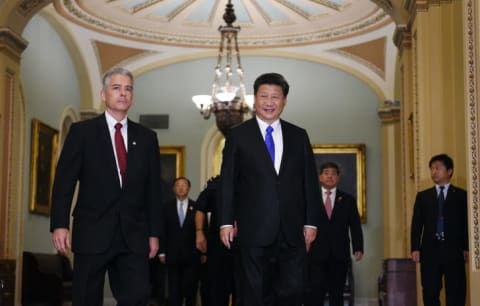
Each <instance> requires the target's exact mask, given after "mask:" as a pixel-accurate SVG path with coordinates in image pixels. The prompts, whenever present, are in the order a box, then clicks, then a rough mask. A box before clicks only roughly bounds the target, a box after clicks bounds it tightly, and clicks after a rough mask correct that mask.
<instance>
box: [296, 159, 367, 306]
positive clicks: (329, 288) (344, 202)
mask: <svg viewBox="0 0 480 306" xmlns="http://www.w3.org/2000/svg"><path fill="white" fill-rule="evenodd" d="M319 180H320V184H321V191H322V199H321V207H324V209H322V212H321V217H322V221H323V222H320V227H319V229H318V236H317V239H316V240H315V241H314V242H313V243H312V247H311V248H310V253H309V254H308V272H307V276H308V278H307V279H308V282H307V286H306V298H305V306H318V305H323V304H324V301H325V295H326V293H327V292H328V296H329V304H328V305H330V306H343V288H344V286H345V279H346V276H347V270H348V267H349V265H350V262H351V259H350V238H351V242H352V251H353V256H354V258H355V261H359V260H361V259H362V256H363V234H362V227H361V222H360V216H359V214H358V209H357V204H356V201H355V198H354V197H353V196H351V195H349V194H348V193H345V192H343V191H341V190H339V189H337V185H338V182H339V180H340V168H339V167H338V165H337V164H335V163H333V162H326V163H324V164H322V165H321V166H320V175H319ZM349 234H350V235H349Z"/></svg>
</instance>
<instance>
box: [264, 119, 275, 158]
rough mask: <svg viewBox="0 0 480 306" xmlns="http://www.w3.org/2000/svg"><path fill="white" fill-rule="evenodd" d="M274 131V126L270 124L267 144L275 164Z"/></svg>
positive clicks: (266, 139)
mask: <svg viewBox="0 0 480 306" xmlns="http://www.w3.org/2000/svg"><path fill="white" fill-rule="evenodd" d="M272 132H273V128H272V126H270V125H269V126H268V127H267V133H266V134H265V144H266V145H267V150H268V153H269V154H270V158H271V159H272V163H273V164H275V143H274V142H273V137H272Z"/></svg>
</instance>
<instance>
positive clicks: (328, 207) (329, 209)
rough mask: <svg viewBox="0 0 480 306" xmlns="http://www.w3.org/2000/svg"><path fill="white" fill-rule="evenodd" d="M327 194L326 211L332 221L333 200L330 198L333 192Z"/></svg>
mask: <svg viewBox="0 0 480 306" xmlns="http://www.w3.org/2000/svg"><path fill="white" fill-rule="evenodd" d="M326 194H327V196H326V197H325V210H326V211H327V216H328V219H330V218H331V217H332V199H331V198H330V195H331V194H332V192H331V191H330V190H328V191H327V192H326Z"/></svg>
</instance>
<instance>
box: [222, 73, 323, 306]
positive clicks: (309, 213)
mask: <svg viewBox="0 0 480 306" xmlns="http://www.w3.org/2000/svg"><path fill="white" fill-rule="evenodd" d="M288 90H289V85H288V83H287V81H286V80H285V79H284V77H283V76H282V75H280V74H277V73H267V74H263V75H261V76H259V77H258V78H257V79H256V80H255V83H254V94H255V112H256V116H255V118H252V119H250V120H247V121H246V122H244V123H242V124H240V125H238V126H236V127H233V128H232V129H230V131H229V132H228V135H227V137H226V141H225V148H224V150H223V162H222V169H221V180H220V181H221V185H220V186H221V187H220V193H221V205H220V210H219V215H220V224H221V229H220V237H221V240H222V242H223V244H225V246H227V248H230V246H231V243H232V241H233V239H234V228H233V225H234V222H236V224H237V226H238V236H237V238H236V239H238V243H239V261H240V264H241V268H240V270H241V273H240V274H241V275H240V288H241V292H240V293H239V295H240V296H241V304H242V305H245V306H246V305H248V306H257V305H258V306H260V305H262V306H263V305H288V306H296V305H300V304H301V300H302V289H303V282H304V272H305V271H304V270H305V266H304V265H305V257H306V252H307V251H308V249H309V248H310V244H311V243H312V241H313V240H314V239H315V236H316V233H317V226H318V223H319V219H320V206H319V202H320V200H319V198H320V194H319V188H318V181H317V175H316V169H315V162H314V158H313V152H312V147H311V144H310V141H309V139H308V135H307V133H306V131H305V130H304V129H302V128H299V127H297V126H295V125H293V124H291V123H288V122H286V121H284V120H281V119H280V115H281V113H282V111H283V108H284V106H285V104H286V100H287V95H288Z"/></svg>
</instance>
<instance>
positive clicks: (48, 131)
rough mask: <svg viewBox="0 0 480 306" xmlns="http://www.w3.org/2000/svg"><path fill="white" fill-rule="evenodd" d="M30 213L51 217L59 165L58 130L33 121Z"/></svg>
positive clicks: (35, 120) (38, 121)
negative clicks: (53, 191) (56, 169)
mask: <svg viewBox="0 0 480 306" xmlns="http://www.w3.org/2000/svg"><path fill="white" fill-rule="evenodd" d="M31 137H32V141H31V156H30V212H32V213H38V214H43V215H50V208H51V201H52V199H51V198H52V188H53V179H54V176H55V167H56V163H57V149H58V130H56V129H54V128H52V127H50V126H48V125H47V124H45V123H43V122H41V121H40V120H38V119H32V136H31Z"/></svg>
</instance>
